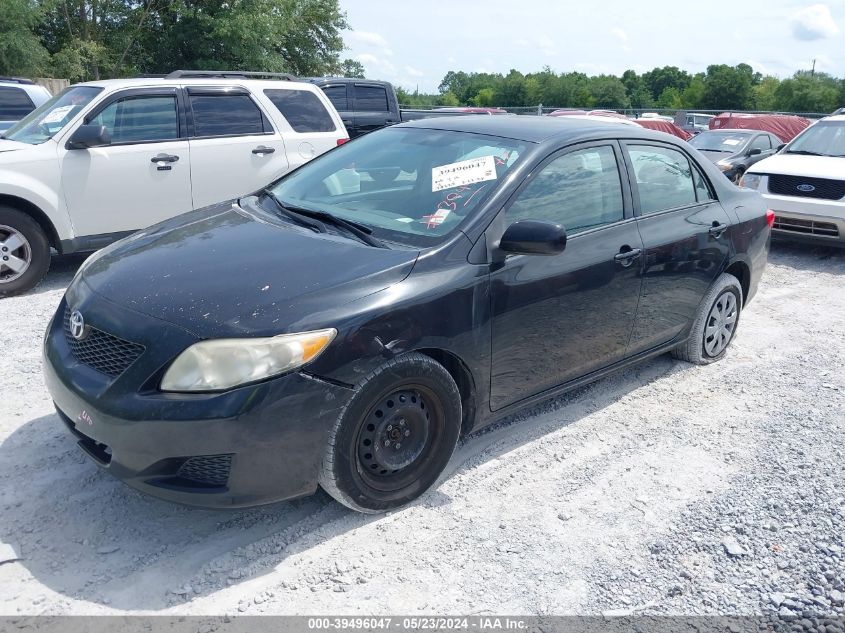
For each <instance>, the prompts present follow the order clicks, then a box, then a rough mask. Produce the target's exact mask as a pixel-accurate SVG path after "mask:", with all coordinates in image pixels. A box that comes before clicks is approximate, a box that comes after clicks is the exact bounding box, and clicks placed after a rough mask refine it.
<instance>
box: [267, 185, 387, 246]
mask: <svg viewBox="0 0 845 633" xmlns="http://www.w3.org/2000/svg"><path fill="white" fill-rule="evenodd" d="M264 193H266V194H267V195H268V196H270V198H271V199H272V200H273V202H275V203H276V204H277V205H278V207H279V208H280V209H283V210H284V212H285V214H286V215H288V216H291V215H295V216H298V217H300V219H301V220H305V219H306V218H307V219H311V220H317V221H320V220H322V222H326V223H328V224H334V225H335V226H339V227H340V228H342V229H346V230H347V231H348V232H349V233H352V235H354V236H355V237H357V238H358V239H359V240H361V241H362V242H364V243H365V244H368V245H370V246H375V247H376V248H387V246H385V245H384V244H383V243H382V242H381V241H380V240H378V239H377V238H375V237H373V236H372V232H373V230H372V229H371V228H370V227H368V226H366V225H364V224H359V223H358V222H353V221H352V220H346V219H344V218H339V217H337V216H336V215H332V214H331V213H329V212H328V211H317V210H315V209H306V208H305V207H298V206H296V205H293V204H288V203H287V202H285V201H284V200H280V199H279V198H278V196H276V194H275V193H273V192H272V191H270V190H268V189H265V190H264ZM322 222H316V224H319V225H320V226H322V227H323V232H325V226H323V224H322Z"/></svg>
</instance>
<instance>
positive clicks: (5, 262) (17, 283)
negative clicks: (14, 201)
mask: <svg viewBox="0 0 845 633" xmlns="http://www.w3.org/2000/svg"><path fill="white" fill-rule="evenodd" d="M49 268H50V242H49V241H48V240H47V236H46V235H45V234H44V231H43V230H42V229H41V227H40V226H39V225H38V223H37V222H36V221H35V220H33V219H32V218H31V217H29V216H28V215H26V214H25V213H21V212H20V211H18V210H17V209H13V208H11V207H5V206H0V297H10V296H12V295H16V294H20V293H22V292H26V291H27V290H31V289H32V288H34V287H35V286H37V285H38V283H39V282H40V281H41V280H42V279H43V278H44V275H46V274H47V270H48V269H49Z"/></svg>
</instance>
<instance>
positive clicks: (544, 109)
mask: <svg viewBox="0 0 845 633" xmlns="http://www.w3.org/2000/svg"><path fill="white" fill-rule="evenodd" d="M400 107H401V108H403V109H414V110H434V109H435V108H439V107H442V106H405V105H402V106H400ZM485 107H486V106H485ZM490 107H494V108H498V109H501V110H507V111H508V112H510V113H511V114H521V115H533V116H539V115H543V114H549V113H551V112H554V111H555V110H584V111H586V112H589V111H591V110H597V109H602V108H592V107H589V106H584V107H583V108H573V107H570V108H559V107H554V106H544V105H543V104H538V105H536V106H490ZM606 111H608V112H618V113H619V114H624V115H625V116H628V117H631V118H635V119H636V118H640V117H641V116H643V115H644V114H650V115H654V114H656V115H658V116H667V117H671V118H673V119H674V118H675V117H676V116H678V115H679V114H680V115H683V116H685V115H687V114H693V113H695V114H710V115H718V114H722V113H724V112H731V113H733V114H791V115H795V116H801V117H804V118H807V119H821V118H823V117H826V116H830V114H831V113H830V112H775V111H771V110H673V109H665V108H623V109H607V110H606Z"/></svg>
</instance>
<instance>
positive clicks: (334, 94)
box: [323, 86, 349, 110]
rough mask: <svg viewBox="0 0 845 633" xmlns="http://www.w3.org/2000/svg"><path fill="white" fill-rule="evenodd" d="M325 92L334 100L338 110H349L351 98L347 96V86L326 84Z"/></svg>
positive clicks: (330, 99)
mask: <svg viewBox="0 0 845 633" xmlns="http://www.w3.org/2000/svg"><path fill="white" fill-rule="evenodd" d="M323 92H325V93H326V96H327V97H328V98H329V101H331V102H332V105H333V106H334V107H335V109H336V110H348V109H349V100H348V99H347V98H346V86H326V87H324V88H323Z"/></svg>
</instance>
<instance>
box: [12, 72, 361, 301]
mask: <svg viewBox="0 0 845 633" xmlns="http://www.w3.org/2000/svg"><path fill="white" fill-rule="evenodd" d="M224 74H225V73H224ZM219 75H220V73H202V72H194V71H177V72H175V73H172V74H171V75H168V77H167V78H144V79H116V80H110V81H93V82H89V83H84V84H77V85H74V86H71V87H69V88H67V89H66V90H64V91H62V92H61V93H60V94H58V95H56V96H55V97H53V98H52V99H50V100H49V101H47V102H46V103H44V104H43V105H41V106H40V107H39V108H38V109H36V110H35V111H33V112H31V113H30V114H29V115H28V116H27V117H26V118H24V119H23V120H22V121H20V122H19V123H17V124H16V125H15V126H13V127H12V128H10V129H9V130H7V131H6V133H5V135H4V136H3V138H2V140H0V245H2V246H0V248H2V249H3V252H2V256H0V296H3V295H10V294H15V293H18V292H22V291H25V290H27V289H29V288H32V287H33V286H34V285H35V284H37V283H38V282H39V280H40V279H41V278H42V277H43V276H44V274H45V273H46V272H47V269H48V267H49V264H50V248H51V247H52V248H54V249H56V250H57V251H58V252H59V253H72V252H76V251H91V250H95V249H98V248H100V247H102V246H105V245H106V244H108V243H110V242H113V241H114V240H116V239H118V238H120V237H123V236H125V235H128V234H129V233H131V232H133V231H136V230H137V229H140V228H143V227H145V226H149V225H150V224H154V223H156V222H160V221H161V220H164V219H167V218H170V217H172V216H175V215H178V214H180V213H183V212H185V211H190V210H191V209H196V208H199V207H204V206H207V205H209V204H213V203H216V202H220V201H221V200H227V199H230V198H232V197H233V196H238V195H243V194H245V193H248V192H251V191H255V190H257V189H260V188H261V187H263V186H264V185H266V184H267V183H268V182H271V181H273V180H275V179H276V178H278V177H279V176H280V175H282V174H284V173H286V172H288V171H290V170H292V169H295V168H296V167H298V166H300V165H302V164H303V163H305V162H307V161H309V160H311V159H312V158H314V157H315V156H317V155H318V154H322V153H323V152H325V151H327V150H329V149H332V148H334V147H336V146H337V145H338V144H340V143H343V142H345V141H346V140H347V134H346V130H345V129H344V127H343V123H342V121H341V120H340V117H339V116H338V114H337V111H336V110H335V109H334V107H333V106H332V104H331V102H330V101H329V100H328V98H327V97H326V96H325V94H323V92H322V91H320V90H319V89H317V88H316V87H315V86H313V85H311V84H309V83H302V82H294V81H278V80H264V81H259V80H250V79H247V77H246V76H245V75H244V74H239V75H236V76H233V77H232V78H225V79H221V78H218V77H219Z"/></svg>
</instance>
